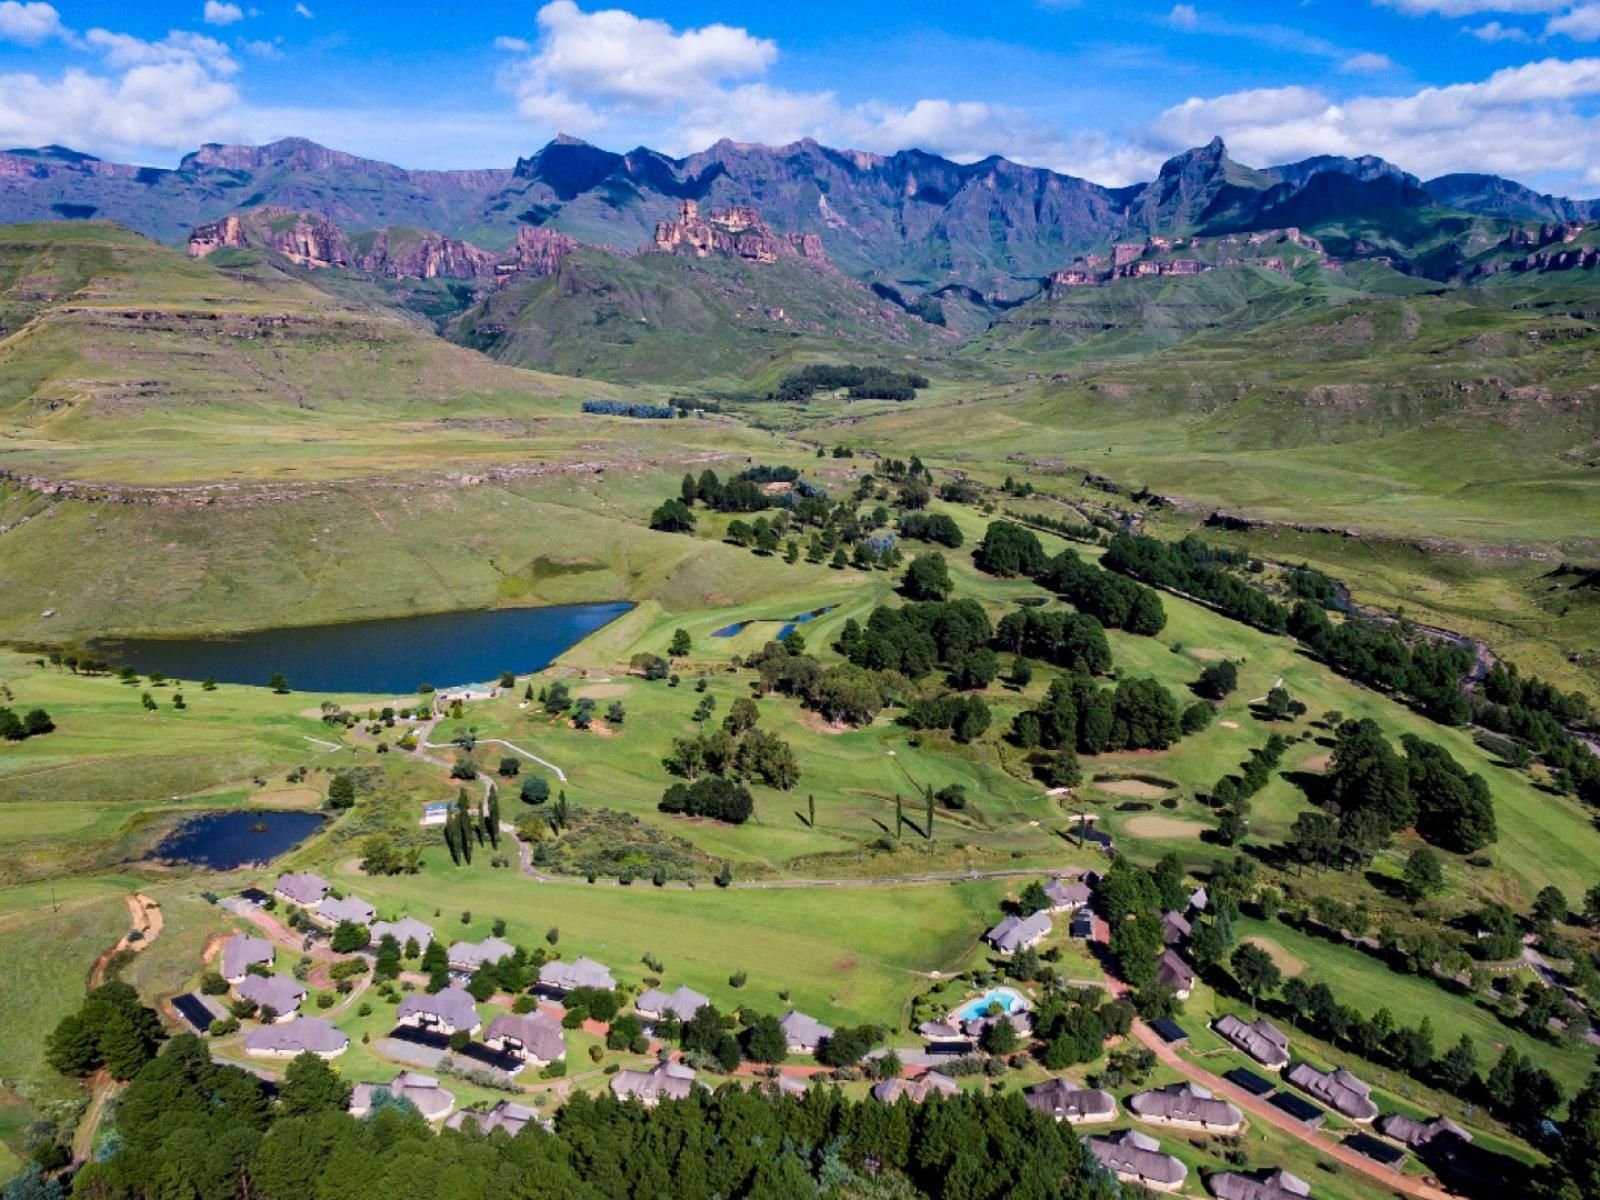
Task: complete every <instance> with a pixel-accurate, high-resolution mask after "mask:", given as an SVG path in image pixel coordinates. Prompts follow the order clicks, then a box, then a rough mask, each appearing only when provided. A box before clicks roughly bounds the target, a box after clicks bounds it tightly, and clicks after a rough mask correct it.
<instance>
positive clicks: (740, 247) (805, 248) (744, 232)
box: [645, 200, 828, 265]
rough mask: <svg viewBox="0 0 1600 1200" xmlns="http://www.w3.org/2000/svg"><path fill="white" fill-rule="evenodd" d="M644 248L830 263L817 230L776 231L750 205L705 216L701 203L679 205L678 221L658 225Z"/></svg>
mask: <svg viewBox="0 0 1600 1200" xmlns="http://www.w3.org/2000/svg"><path fill="white" fill-rule="evenodd" d="M645 249H646V250H655V251H660V252H662V253H665V254H689V255H693V256H694V257H695V258H707V257H709V256H711V255H714V254H720V255H726V256H728V257H730V258H741V259H744V260H745V261H746V262H758V263H773V262H777V261H778V260H779V259H780V258H803V259H806V260H807V261H810V262H815V263H821V264H824V265H825V264H827V262H828V256H827V254H826V253H825V252H824V251H823V249H822V239H821V238H820V237H819V236H817V235H816V234H814V233H788V234H778V233H774V232H773V230H772V228H771V227H770V226H769V225H768V224H767V223H766V222H765V221H763V220H762V219H761V214H760V213H759V212H757V211H756V210H755V209H754V208H752V207H750V206H749V205H747V204H735V205H733V206H731V207H729V208H726V209H723V210H722V211H721V212H715V211H714V212H712V213H710V214H709V215H708V216H706V217H705V218H703V219H702V218H701V216H700V206H699V205H698V204H696V203H695V202H694V201H693V200H685V201H683V202H682V203H681V204H680V205H679V206H678V219H677V220H676V221H660V222H658V223H657V224H656V235H655V240H654V241H653V242H652V243H651V244H650V245H649V246H646V247H645Z"/></svg>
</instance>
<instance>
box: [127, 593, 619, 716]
mask: <svg viewBox="0 0 1600 1200" xmlns="http://www.w3.org/2000/svg"><path fill="white" fill-rule="evenodd" d="M631 607H632V605H630V604H568V605H561V606H557V607H551V608H496V609H488V610H483V609H479V610H475V611H472V612H456V613H434V614H432V615H430V616H424V617H395V618H392V619H390V620H384V621H353V622H351V623H349V624H345V625H302V626H294V627H290V628H285V629H261V630H256V631H254V632H251V633H242V634H238V635H236V636H233V637H226V638H125V639H118V640H114V641H113V640H106V641H103V642H100V643H98V644H97V645H96V650H97V651H98V652H99V653H101V654H103V655H105V657H107V658H109V659H110V660H111V661H112V662H113V663H115V664H116V665H117V666H129V667H132V668H133V669H134V670H136V671H138V672H140V673H141V674H149V673H150V672H151V671H160V672H162V673H163V674H164V675H167V676H170V677H171V678H173V679H183V680H202V679H204V678H206V676H208V675H214V676H215V677H216V678H217V681H218V682H219V683H246V684H254V685H256V686H258V687H263V686H265V685H266V682H267V680H269V679H271V678H272V676H273V674H274V673H275V672H278V673H282V674H283V675H284V676H285V677H287V678H288V680H289V686H290V687H292V688H293V689H294V690H295V691H297V692H370V693H374V694H377V695H384V696H404V695H410V694H412V693H415V692H416V690H417V688H418V687H419V686H421V685H422V684H424V683H431V684H432V685H433V686H434V687H436V688H438V689H440V690H444V689H446V688H453V687H460V686H462V685H464V684H468V683H489V682H492V681H494V680H496V679H498V678H499V677H500V672H502V671H515V672H517V673H518V674H526V673H527V672H529V671H537V670H540V669H541V668H543V667H547V666H549V665H550V663H551V662H552V661H554V660H555V658H556V657H557V656H558V655H560V654H562V653H563V652H565V651H566V650H568V649H569V648H570V647H572V646H574V645H576V644H577V643H578V642H581V641H582V640H583V639H584V638H586V637H588V636H589V634H591V633H593V632H594V631H595V630H596V629H599V628H600V627H601V626H602V625H606V624H609V623H610V622H612V621H614V620H616V619H617V618H618V617H619V616H621V615H622V614H623V613H625V612H627V611H628V610H629V609H630V608H631Z"/></svg>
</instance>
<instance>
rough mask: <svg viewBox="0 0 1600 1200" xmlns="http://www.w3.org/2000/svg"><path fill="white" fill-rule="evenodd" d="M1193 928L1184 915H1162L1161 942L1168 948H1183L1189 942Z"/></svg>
mask: <svg viewBox="0 0 1600 1200" xmlns="http://www.w3.org/2000/svg"><path fill="white" fill-rule="evenodd" d="M1193 932H1194V929H1193V927H1192V926H1191V925H1190V924H1189V922H1188V920H1187V919H1186V918H1185V917H1184V915H1183V914H1182V913H1177V912H1164V913H1162V914H1161V941H1162V942H1163V943H1164V944H1165V945H1168V946H1181V945H1183V944H1184V943H1185V942H1187V941H1188V940H1189V935H1190V934H1191V933H1193Z"/></svg>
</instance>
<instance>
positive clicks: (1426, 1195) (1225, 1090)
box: [1094, 917, 1454, 1200]
mask: <svg viewBox="0 0 1600 1200" xmlns="http://www.w3.org/2000/svg"><path fill="white" fill-rule="evenodd" d="M1094 938H1095V943H1096V944H1097V946H1098V947H1101V948H1104V947H1107V946H1108V945H1109V944H1110V941H1111V929H1110V926H1108V925H1107V924H1106V922H1105V921H1104V920H1103V919H1101V918H1100V917H1095V919H1094ZM1106 967H1107V970H1106V979H1107V980H1108V981H1109V984H1110V988H1111V994H1112V995H1113V996H1126V995H1127V994H1128V985H1127V984H1126V983H1124V982H1123V981H1122V980H1121V979H1119V978H1118V977H1117V976H1116V975H1115V974H1114V973H1113V972H1112V971H1111V969H1110V960H1109V955H1108V956H1107V962H1106ZM1131 1032H1132V1034H1133V1036H1134V1038H1135V1039H1137V1040H1138V1042H1139V1043H1140V1044H1141V1045H1143V1046H1144V1047H1145V1048H1146V1049H1148V1050H1150V1051H1152V1052H1153V1053H1154V1054H1155V1056H1156V1058H1157V1059H1159V1060H1160V1061H1161V1062H1162V1063H1164V1064H1166V1065H1167V1066H1169V1067H1171V1068H1172V1069H1173V1070H1174V1071H1177V1072H1178V1073H1179V1074H1180V1075H1184V1076H1187V1077H1188V1078H1189V1079H1191V1080H1193V1081H1194V1082H1195V1083H1198V1084H1199V1085H1200V1086H1201V1087H1203V1088H1206V1089H1208V1090H1210V1091H1212V1092H1214V1093H1215V1094H1217V1095H1219V1096H1222V1097H1223V1098H1225V1099H1226V1100H1228V1101H1229V1102H1230V1103H1232V1104H1234V1105H1236V1106H1237V1107H1239V1108H1241V1109H1243V1110H1244V1111H1245V1112H1247V1113H1249V1114H1250V1116H1251V1117H1252V1118H1253V1119H1254V1120H1258V1121H1264V1122H1266V1123H1267V1124H1268V1125H1271V1126H1272V1127H1273V1128H1275V1129H1278V1130H1280V1131H1282V1132H1283V1133H1286V1134H1288V1135H1289V1136H1290V1137H1292V1138H1294V1139H1295V1140H1296V1141H1298V1142H1303V1143H1304V1144H1306V1145H1307V1146H1310V1147H1311V1148H1312V1149H1313V1150H1315V1151H1316V1152H1317V1153H1318V1154H1325V1155H1327V1156H1328V1157H1329V1158H1331V1159H1333V1160H1335V1161H1336V1162H1338V1163H1339V1164H1340V1165H1341V1166H1344V1167H1348V1168H1350V1169H1351V1170H1352V1171H1358V1172H1360V1173H1361V1174H1363V1175H1365V1176H1367V1177H1368V1178H1369V1179H1374V1180H1376V1181H1377V1182H1379V1183H1380V1184H1382V1185H1383V1186H1384V1187H1385V1188H1387V1189H1389V1190H1390V1191H1392V1192H1397V1193H1401V1194H1403V1195H1407V1196H1416V1197H1418V1198H1419V1200H1454V1198H1453V1196H1452V1194H1451V1193H1450V1192H1447V1191H1445V1190H1444V1189H1442V1188H1439V1187H1435V1186H1434V1185H1432V1184H1430V1183H1426V1182H1424V1181H1423V1180H1422V1179H1419V1178H1417V1177H1416V1176H1414V1175H1401V1174H1400V1173H1399V1172H1398V1171H1391V1170H1390V1169H1389V1168H1388V1167H1384V1166H1380V1165H1379V1164H1378V1163H1375V1162H1373V1161H1372V1159H1370V1158H1368V1157H1366V1156H1365V1155H1364V1154H1357V1153H1356V1152H1355V1151H1354V1150H1351V1149H1349V1148H1348V1147H1347V1146H1345V1145H1344V1144H1343V1143H1342V1142H1335V1141H1332V1140H1331V1139H1329V1138H1326V1137H1323V1136H1322V1135H1321V1134H1319V1133H1317V1132H1316V1131H1315V1130H1313V1129H1311V1128H1309V1127H1308V1126H1306V1125H1304V1124H1302V1123H1301V1122H1299V1121H1297V1120H1295V1119H1294V1118H1293V1117H1291V1116H1290V1115H1289V1114H1288V1113H1286V1112H1282V1111H1280V1110H1278V1109H1276V1108H1274V1107H1273V1106H1272V1105H1270V1104H1268V1103H1267V1102H1266V1101H1265V1100H1263V1099H1261V1098H1260V1097H1259V1096H1252V1095H1251V1094H1250V1093H1249V1092H1246V1091H1245V1090H1244V1089H1243V1088H1239V1087H1235V1086H1234V1085H1233V1084H1231V1083H1229V1082H1228V1081H1227V1080H1226V1079H1223V1078H1221V1077H1220V1076H1218V1075H1213V1074H1212V1073H1211V1072H1210V1071H1207V1070H1206V1069H1205V1068H1204V1067H1201V1066H1197V1065H1196V1064H1195V1063H1192V1062H1190V1061H1189V1060H1188V1059H1186V1058H1184V1057H1183V1056H1182V1055H1181V1054H1179V1053H1178V1052H1177V1051H1176V1050H1175V1049H1173V1048H1172V1047H1171V1046H1169V1045H1168V1044H1167V1043H1166V1042H1165V1041H1163V1040H1162V1039H1161V1037H1160V1035H1159V1034H1157V1033H1156V1032H1155V1030H1153V1029H1151V1028H1150V1027H1149V1026H1148V1025H1146V1024H1145V1023H1144V1022H1143V1021H1141V1020H1138V1019H1135V1020H1134V1022H1133V1028H1132V1030H1131Z"/></svg>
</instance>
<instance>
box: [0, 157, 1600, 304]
mask: <svg viewBox="0 0 1600 1200" xmlns="http://www.w3.org/2000/svg"><path fill="white" fill-rule="evenodd" d="M684 200H693V201H696V202H698V203H699V204H700V205H701V206H702V207H705V208H708V209H709V208H728V207H732V206H753V207H755V208H756V209H758V210H759V211H760V212H761V214H762V215H763V217H764V218H765V219H766V220H767V221H768V222H770V223H771V225H772V226H773V228H774V229H776V230H778V231H779V232H781V233H783V234H795V235H801V234H814V235H816V237H817V238H818V239H820V242H821V244H822V246H823V248H824V250H825V252H826V254H827V256H828V258H829V259H830V260H831V261H832V262H833V263H834V264H836V265H837V266H838V267H839V269H840V270H842V271H844V272H845V273H847V274H849V275H851V276H853V277H854V278H856V279H858V280H861V281H863V282H865V283H868V284H872V283H878V284H880V285H882V286H883V287H885V288H889V289H893V291H894V292H895V293H896V294H897V295H903V296H912V297H915V296H920V295H923V294H926V293H929V292H933V291H936V290H938V289H941V288H947V287H959V288H965V289H972V290H973V291H975V292H977V293H978V294H979V295H980V296H983V297H987V298H988V299H990V300H991V301H998V302H1006V301H1012V300H1016V299H1018V298H1022V297H1025V296H1028V295H1032V294H1034V293H1036V292H1037V291H1038V290H1039V281H1040V280H1041V279H1042V278H1043V277H1044V276H1046V275H1048V274H1049V273H1050V272H1052V271H1054V270H1056V269H1058V268H1060V267H1062V266H1063V265H1065V264H1066V263H1067V262H1068V261H1070V260H1071V259H1072V258H1073V257H1075V256H1077V255H1081V254H1085V253H1088V252H1092V251H1095V250H1097V249H1100V250H1103V249H1105V248H1107V247H1109V246H1110V245H1112V244H1114V243H1115V242H1118V241H1123V240H1129V239H1143V238H1146V237H1150V236H1182V235H1185V234H1190V233H1195V232H1201V231H1204V232H1209V233H1229V232H1240V231H1251V230H1261V229H1270V228H1282V227H1315V226H1319V225H1327V224H1329V223H1330V222H1332V223H1336V224H1338V225H1339V226H1340V228H1339V229H1338V230H1336V231H1334V237H1332V238H1331V239H1328V240H1329V245H1330V249H1331V250H1333V251H1334V252H1335V253H1339V254H1345V255H1349V256H1356V257H1359V256H1363V255H1371V254H1380V253H1381V254H1387V255H1391V256H1394V255H1398V256H1399V257H1400V258H1401V259H1403V260H1405V261H1406V262H1407V264H1408V265H1411V259H1412V258H1414V257H1417V256H1418V255H1419V254H1421V253H1425V252H1426V250H1427V249H1428V248H1429V247H1430V245H1433V244H1436V243H1437V242H1438V241H1439V240H1440V237H1439V226H1440V224H1441V222H1445V220H1446V218H1447V216H1452V215H1453V216H1455V217H1456V218H1458V219H1457V221H1456V223H1455V225H1453V226H1450V227H1448V228H1447V229H1446V230H1445V232H1444V240H1453V241H1459V240H1460V239H1461V238H1462V237H1463V236H1469V235H1471V234H1472V233H1473V232H1474V230H1475V229H1476V228H1477V227H1475V226H1473V225H1472V223H1471V222H1470V221H1465V222H1463V221H1461V220H1460V219H1459V218H1461V217H1462V216H1463V215H1465V216H1466V217H1481V218H1490V219H1494V220H1499V221H1552V222H1572V221H1588V220H1592V219H1594V217H1595V216H1596V214H1597V213H1600V201H1594V200H1568V199H1564V198H1560V197H1555V196H1549V195H1543V194H1540V193H1538V192H1535V191H1533V190H1532V189H1530V188H1527V187H1524V186H1523V185H1521V184H1518V183H1514V182H1512V181H1510V180H1505V179H1500V178H1498V177H1495V176H1489V175H1447V176H1443V177H1440V178H1438V179H1432V180H1428V181H1425V182H1424V181H1421V180H1418V179H1417V178H1416V177H1414V176H1412V175H1410V174H1408V173H1406V172H1405V171H1403V170H1402V169H1400V168H1399V167H1396V166H1394V165H1393V164H1391V163H1388V162H1385V161H1384V160H1382V159H1379V158H1374V157H1372V156H1362V157H1357V158H1339V157H1328V156H1323V157H1318V158H1311V159H1307V160H1304V161H1302V162H1297V163H1292V164H1287V165H1282V166H1274V167H1266V168H1261V169H1256V168H1251V167H1248V166H1244V165H1242V164H1240V163H1237V162H1235V161H1234V160H1233V159H1231V158H1230V157H1229V156H1228V153H1227V150H1226V147H1225V146H1224V145H1223V143H1222V141H1221V140H1220V139H1215V140H1213V141H1212V142H1211V143H1210V144H1209V145H1206V146H1202V147H1198V148H1196V149H1193V150H1189V151H1187V152H1185V153H1183V154H1180V155H1178V156H1176V157H1174V158H1172V159H1171V160H1170V161H1168V162H1167V163H1166V164H1165V165H1164V166H1163V167H1162V168H1161V171H1160V173H1159V174H1158V175H1157V177H1156V178H1155V179H1153V180H1151V181H1149V182H1148V183H1141V184H1133V185H1130V186H1127V187H1120V188H1110V187H1104V186H1101V185H1099V184H1095V183H1091V182H1089V181H1087V180H1083V179H1078V178H1074V177H1072V176H1069V175H1063V174H1059V173H1057V172H1054V171H1050V170H1045V169H1043V168H1038V167H1027V166H1022V165H1019V164H1017V163H1014V162H1010V161H1008V160H1006V159H1004V158H1000V157H990V158H986V159H982V160H980V161H978V162H973V163H966V164H961V163H955V162H952V161H950V160H949V159H945V158H941V157H939V156H937V155H933V154H927V153H924V152H922V151H919V150H906V151H902V152H900V153H897V154H893V155H880V154H869V153H865V152H861V151H853V150H836V149H830V148H828V147H825V146H822V145H819V144H818V143H816V142H814V141H811V140H809V139H808V140H804V141H800V142H795V143H792V144H790V145H787V146H776V147H773V146H761V145H746V144H739V143H735V142H731V141H726V140H724V141H720V142H718V143H717V144H716V145H714V146H712V147H710V148H709V149H707V150H704V151H701V152H699V153H696V154H691V155H689V156H687V157H684V158H673V157H671V156H669V155H666V154H662V153H660V152H658V151H654V150H650V149H645V148H639V149H636V150H632V151H630V152H628V153H626V154H619V153H614V152H612V151H608V150H604V149H601V148H599V147H596V146H592V145H590V144H588V143H586V142H582V141H579V140H577V139H574V138H569V137H565V136H562V137H557V138H556V139H555V140H554V141H552V142H550V143H549V144H548V145H546V146H545V147H544V148H543V149H541V150H539V151H538V152H537V153H535V154H533V155H532V156H530V157H528V158H523V159H519V160H518V161H517V163H516V164H515V165H514V166H512V167H510V168H496V169H485V170H467V171H412V170H406V169H404V168H401V167H397V166H393V165H391V164H388V163H382V162H377V161H374V160H371V159H365V158H360V157H357V156H355V155H351V154H345V153H342V152H339V151H335V150H329V149H327V148H325V147H322V146H319V145H317V144H315V143H313V142H309V141H306V140H304V139H298V138H290V139H286V140H283V141H278V142H274V143H271V144H270V145H265V146H256V147H252V146H223V145H207V146H203V147H201V148H200V149H198V150H196V151H194V152H193V153H191V154H189V155H186V156H185V157H184V158H183V159H182V161H181V162H180V164H179V165H178V166H177V167H176V168H175V169H171V170H166V169H158V168H151V167H138V166H132V165H126V164H118V163H110V162H105V161H102V160H100V159H97V158H94V157H92V156H90V155H86V154H81V153H78V152H76V151H72V150H68V149H64V148H62V147H59V146H47V147H43V148H39V149H23V150H12V151H7V152H4V153H0V222H3V223H12V222H20V221H37V220H55V219H87V218H96V219H102V220H110V221H115V222H117V223H119V224H122V225H125V226H127V227H128V228H131V229H134V230H136V231H138V232H140V233H143V234H145V235H147V236H149V237H152V238H155V239H157V240H158V241H163V242H167V243H177V242H180V241H182V240H183V239H184V238H185V237H186V236H187V235H188V234H189V233H190V231H191V230H192V229H193V228H194V227H195V226H198V225H201V224H206V223H209V222H214V221H218V220H220V219H222V218H224V217H226V216H228V215H229V214H236V213H240V212H244V211H247V210H251V209H256V208H263V207H271V208H276V209H283V210H290V211H296V212H302V213H307V214H311V215H313V216H315V217H318V218H321V219H324V220H326V221H328V222H330V223H332V224H333V225H335V226H338V227H339V228H340V229H342V230H343V231H344V232H345V233H347V234H353V233H360V232H370V231H375V230H380V229H385V228H389V227H400V228H406V229H418V230H425V231H432V232H435V233H437V234H438V235H440V236H442V237H446V238H452V239H458V240H460V241H464V242H469V243H471V244H472V245H473V246H475V247H477V248H479V249H482V250H483V251H485V252H490V253H502V252H504V251H506V250H508V249H509V248H510V247H511V246H512V245H513V244H514V243H515V242H516V240H517V235H518V231H519V230H521V229H524V228H528V227H537V228H547V229H551V230H554V231H558V232H560V233H563V234H566V235H570V236H571V237H573V238H575V239H576V240H577V241H578V242H580V243H585V244H597V245H605V246H610V247H614V248H619V249H622V250H624V251H632V250H634V249H636V248H638V247H639V246H641V245H643V244H646V243H648V242H649V241H650V239H651V237H652V235H653V231H654V229H655V226H656V224H657V223H658V222H660V221H663V220H668V219H671V218H672V217H673V216H674V214H675V213H676V212H677V209H678V206H679V205H680V204H681V202H682V201H684ZM1459 257H1467V256H1465V255H1463V256H1459ZM1427 268H1428V265H1427V264H1425V263H1424V264H1420V269H1421V270H1422V271H1423V273H1427Z"/></svg>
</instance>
